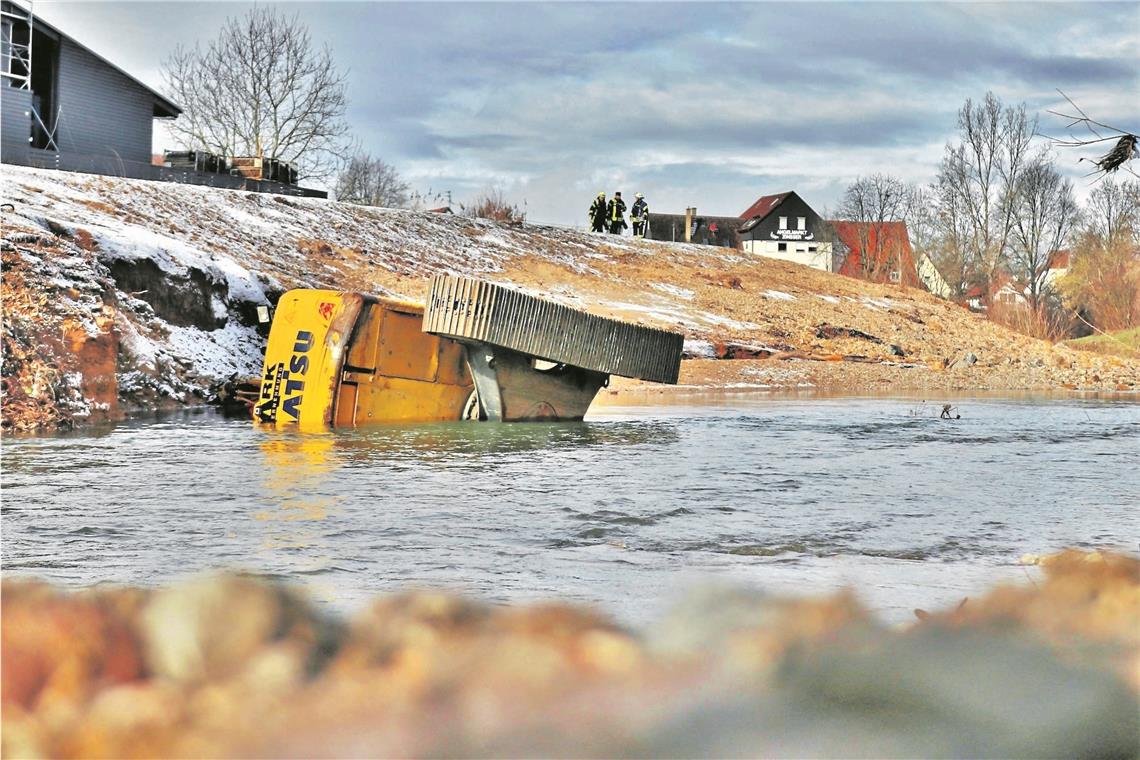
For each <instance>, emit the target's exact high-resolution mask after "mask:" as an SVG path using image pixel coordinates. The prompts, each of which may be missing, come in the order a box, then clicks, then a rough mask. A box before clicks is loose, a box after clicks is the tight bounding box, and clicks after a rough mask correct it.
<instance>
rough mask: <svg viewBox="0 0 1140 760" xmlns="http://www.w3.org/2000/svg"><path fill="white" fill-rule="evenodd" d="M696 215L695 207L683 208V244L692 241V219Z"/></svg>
mask: <svg viewBox="0 0 1140 760" xmlns="http://www.w3.org/2000/svg"><path fill="white" fill-rule="evenodd" d="M696 215H697V207H696V206H689V207H686V208H685V242H686V243H689V242H692V240H693V217H695V216H696Z"/></svg>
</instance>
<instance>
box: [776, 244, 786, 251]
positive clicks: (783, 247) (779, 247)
mask: <svg viewBox="0 0 1140 760" xmlns="http://www.w3.org/2000/svg"><path fill="white" fill-rule="evenodd" d="M776 250H777V251H786V250H788V244H787V243H776Z"/></svg>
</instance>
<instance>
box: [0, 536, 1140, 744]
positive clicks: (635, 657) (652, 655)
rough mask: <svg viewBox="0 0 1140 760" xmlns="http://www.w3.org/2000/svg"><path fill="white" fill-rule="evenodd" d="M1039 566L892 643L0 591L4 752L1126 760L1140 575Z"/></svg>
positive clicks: (264, 601) (516, 610)
mask: <svg viewBox="0 0 1140 760" xmlns="http://www.w3.org/2000/svg"><path fill="white" fill-rule="evenodd" d="M1027 561H1033V562H1036V561H1037V559H1036V558H1027ZM1043 564H1044V565H1045V567H1044V573H1043V578H1042V579H1041V580H1040V581H1038V582H1034V583H1033V584H1026V585H1024V586H1018V587H1004V588H995V589H994V590H992V591H991V592H990V593H989V594H987V595H986V596H984V597H983V598H979V599H969V600H965V601H963V602H962V603H960V604H958V605H955V606H954V607H953V608H952V609H947V610H941V611H935V610H931V611H921V610H916V620H915V623H914V624H913V625H912V626H909V627H907V628H905V629H900V628H893V629H888V628H886V627H884V626H882V625H881V624H879V623H878V622H876V621H875V620H874V619H873V618H872V617H870V616H869V615H867V613H866V612H865V611H864V610H862V609H861V608H860V607H859V606H858V604H857V603H856V602H855V601H854V600H853V597H851V596H848V595H843V594H841V595H838V596H834V597H830V598H822V599H779V598H771V597H764V596H761V595H759V594H756V593H752V592H748V591H744V590H733V591H717V592H713V591H709V592H706V593H703V594H694V595H693V596H691V597H689V598H688V599H687V600H685V601H683V602H682V603H681V604H680V605H679V606H678V607H677V608H676V609H675V610H674V612H673V613H671V614H670V615H669V616H667V617H666V618H664V619H662V620H659V621H656V622H655V623H653V624H651V625H647V626H646V627H644V628H641V629H638V630H628V629H623V628H621V627H619V626H617V625H616V624H615V623H614V622H613V621H612V620H611V619H609V618H608V617H607V616H606V615H605V613H604V611H596V610H590V609H585V608H582V607H575V606H571V605H565V604H557V603H552V604H546V605H532V606H526V607H491V606H488V605H485V604H482V603H479V602H477V601H473V600H470V599H464V598H461V597H456V596H449V595H442V594H437V593H431V592H411V593H405V594H397V595H389V596H384V597H379V598H377V599H376V600H375V602H374V603H373V604H372V605H371V606H370V607H368V608H367V609H366V610H364V611H363V612H361V613H360V614H359V615H357V616H356V617H354V618H352V619H350V620H340V619H336V618H333V617H330V616H329V615H328V614H326V613H324V612H322V611H320V610H318V609H317V608H315V607H314V606H313V605H312V604H311V603H310V602H309V601H308V600H307V599H306V598H305V597H303V596H302V595H300V594H298V593H297V592H296V591H295V590H292V589H290V588H285V587H281V586H277V585H273V584H270V583H267V582H265V581H261V580H257V579H254V578H248V577H241V576H215V577H209V578H200V579H197V580H194V581H190V582H186V583H183V584H179V585H176V586H173V587H170V588H164V589H160V590H144V589H135V588H126V589H114V588H100V589H93V590H90V591H85V592H81V593H75V594H68V593H64V592H62V591H60V590H58V589H56V588H53V587H51V586H49V585H46V584H42V583H37V582H29V581H13V580H7V581H5V582H4V585H3V596H2V604H3V618H2V636H3V640H2V643H3V649H2V656H3V692H2V698H3V708H4V709H3V739H2V741H3V754H4V756H6V757H15V756H32V755H49V756H57V757H80V756H105V757H112V756H113V757H139V756H195V757H233V756H243V757H246V756H273V757H313V756H322V757H344V756H354V757H356V756H385V757H390V756H441V755H442V756H464V757H467V756H504V755H511V756H608V757H612V756H660V757H694V756H716V757H727V756H805V755H811V756H833V757H840V756H841V757H857V756H864V757H887V756H891V757H962V756H974V757H999V756H1000V757H1045V756H1051V757H1075V756H1084V757H1134V756H1136V754H1137V753H1138V752H1140V722H1138V721H1140V719H1138V715H1140V713H1138V709H1137V696H1138V694H1140V678H1138V674H1140V633H1138V631H1137V628H1136V625H1135V621H1136V620H1137V619H1138V618H1140V563H1138V562H1137V561H1136V560H1134V559H1130V558H1125V557H1120V556H1112V555H1100V554H1084V553H1079V552H1070V553H1065V554H1062V555H1058V556H1056V557H1052V558H1047V559H1046V560H1044V562H1043Z"/></svg>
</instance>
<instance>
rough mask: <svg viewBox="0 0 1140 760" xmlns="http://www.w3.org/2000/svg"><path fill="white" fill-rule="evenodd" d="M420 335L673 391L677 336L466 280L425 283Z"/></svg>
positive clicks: (439, 277) (678, 357)
mask: <svg viewBox="0 0 1140 760" xmlns="http://www.w3.org/2000/svg"><path fill="white" fill-rule="evenodd" d="M424 332H429V333H434V334H437V335H446V336H448V337H450V338H457V339H461V340H474V341H480V342H483V343H488V344H490V345H493V346H502V347H503V348H509V349H512V350H514V351H520V352H522V353H524V354H529V355H531V356H535V357H538V358H540V359H545V360H547V361H552V362H559V363H562V364H571V365H573V366H575V367H582V368H584V369H591V370H594V371H596V372H606V373H609V374H611V375H621V376H622V377H633V378H639V379H642V380H652V381H654V382H658V383H676V382H677V375H678V373H679V372H680V369H681V348H682V344H683V343H684V336H682V335H680V334H679V333H673V332H669V331H668V330H658V329H655V328H652V327H642V326H640V325H633V324H629V323H628V322H621V321H619V320H616V319H607V318H605V317H599V316H595V315H593V314H587V313H586V312H581V311H576V310H574V309H571V308H569V307H566V306H562V305H561V304H556V303H553V302H551V301H544V300H542V299H541V298H536V297H535V296H531V295H527V294H526V293H521V292H519V291H517V290H511V289H510V288H506V287H503V286H502V285H496V284H494V283H490V282H485V281H482V280H477V279H474V278H471V277H455V276H451V275H436V276H435V277H434V278H432V282H431V292H430V293H429V295H428V301H427V308H426V309H425V310H424Z"/></svg>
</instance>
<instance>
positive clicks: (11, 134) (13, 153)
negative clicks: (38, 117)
mask: <svg viewBox="0 0 1140 760" xmlns="http://www.w3.org/2000/svg"><path fill="white" fill-rule="evenodd" d="M0 87H3V88H4V90H3V92H4V97H3V98H0V140H2V141H3V142H2V148H0V151H2V155H0V158H2V159H3V160H4V161H5V162H6V163H12V164H24V163H27V161H28V138H29V137H30V136H31V134H32V117H31V116H29V115H28V112H29V111H30V110H31V108H32V93H31V92H30V91H28V90H17V89H16V88H14V87H8V86H6V85H0Z"/></svg>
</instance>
